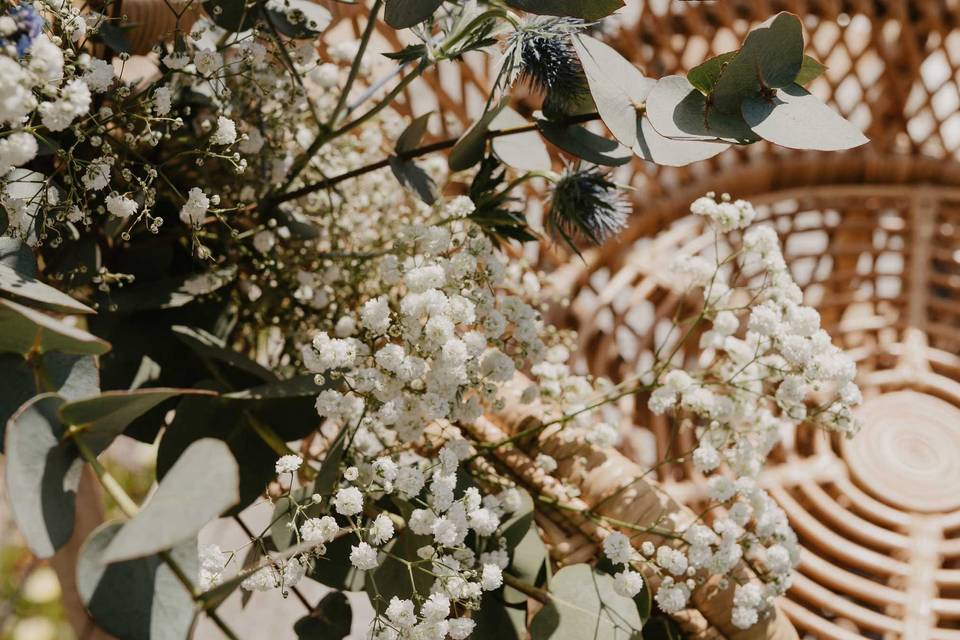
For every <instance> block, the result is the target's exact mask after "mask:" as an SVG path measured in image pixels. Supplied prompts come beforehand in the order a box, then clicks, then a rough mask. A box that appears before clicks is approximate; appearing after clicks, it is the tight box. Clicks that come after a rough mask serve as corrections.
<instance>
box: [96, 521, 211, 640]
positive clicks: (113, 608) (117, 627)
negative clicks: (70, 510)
mask: <svg viewBox="0 0 960 640" xmlns="http://www.w3.org/2000/svg"><path fill="white" fill-rule="evenodd" d="M119 531H120V524H119V523H117V522H108V523H105V524H103V525H101V526H100V527H98V528H97V529H96V530H95V531H94V532H93V533H91V534H90V537H89V538H87V540H86V542H85V543H84V544H83V547H82V548H81V549H80V556H79V558H78V559H77V591H78V592H79V593H80V598H81V599H82V600H83V603H84V605H85V606H86V608H87V610H88V611H89V612H90V615H91V616H92V617H93V619H94V620H95V621H96V622H97V625H98V626H100V627H101V628H102V629H103V630H104V631H106V632H107V633H110V634H112V635H114V636H116V637H118V638H123V639H124V640H183V639H184V638H186V637H187V634H188V633H189V631H190V627H191V625H192V623H193V614H194V611H193V599H192V597H191V595H190V593H189V592H188V591H187V589H186V588H185V587H184V586H183V585H182V584H181V583H180V581H179V580H178V579H177V577H176V576H175V575H174V573H173V571H171V569H170V568H169V567H168V566H166V564H164V562H163V560H161V559H160V557H159V556H156V555H153V556H149V557H146V558H137V559H135V560H128V561H126V562H119V563H115V564H107V562H106V560H105V558H104V554H105V551H106V549H107V548H108V547H109V546H110V544H111V542H112V541H113V540H114V539H115V537H116V536H117V534H118V532H119ZM170 555H171V557H172V558H173V559H174V561H175V562H176V563H177V564H178V566H179V567H180V568H181V569H182V570H183V571H184V573H185V574H186V575H187V576H188V577H192V578H195V577H196V575H197V573H198V566H197V542H196V540H194V539H191V540H188V541H186V542H184V543H182V544H181V545H179V546H177V548H175V549H174V550H173V551H172V552H171V554H170Z"/></svg>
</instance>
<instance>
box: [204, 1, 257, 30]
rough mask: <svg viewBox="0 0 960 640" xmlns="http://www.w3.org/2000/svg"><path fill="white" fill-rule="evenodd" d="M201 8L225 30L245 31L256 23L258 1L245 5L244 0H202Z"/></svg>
mask: <svg viewBox="0 0 960 640" xmlns="http://www.w3.org/2000/svg"><path fill="white" fill-rule="evenodd" d="M203 8H204V9H206V13H207V15H208V16H210V19H211V20H213V22H214V23H215V24H216V25H217V26H218V27H223V28H224V29H226V30H227V31H230V32H234V33H235V32H237V31H247V30H248V29H252V28H253V26H254V25H255V24H256V23H257V18H258V17H259V14H260V2H259V1H257V2H255V3H253V4H252V6H247V3H246V2H245V0H204V2H203Z"/></svg>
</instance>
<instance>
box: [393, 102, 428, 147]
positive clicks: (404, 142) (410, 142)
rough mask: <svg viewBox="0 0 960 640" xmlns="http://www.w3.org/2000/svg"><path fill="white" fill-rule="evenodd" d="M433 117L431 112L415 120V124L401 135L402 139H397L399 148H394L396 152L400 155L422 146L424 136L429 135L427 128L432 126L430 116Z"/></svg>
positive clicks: (409, 126) (408, 126)
mask: <svg viewBox="0 0 960 640" xmlns="http://www.w3.org/2000/svg"><path fill="white" fill-rule="evenodd" d="M432 115H433V112H432V111H430V112H428V113H425V114H423V115H422V116H420V117H418V118H415V119H414V120H413V122H411V123H410V124H408V125H407V128H406V129H404V130H403V133H401V134H400V137H399V138H397V146H396V147H394V151H396V152H397V153H398V154H403V153H406V152H408V151H412V150H413V149H416V148H417V147H418V146H420V142H421V141H422V140H423V136H425V135H426V134H427V127H428V126H429V125H430V116H432Z"/></svg>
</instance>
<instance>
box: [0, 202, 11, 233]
mask: <svg viewBox="0 0 960 640" xmlns="http://www.w3.org/2000/svg"><path fill="white" fill-rule="evenodd" d="M9 228H10V216H9V214H7V209H6V207H3V206H0V234H3V233H6V232H7V229H9Z"/></svg>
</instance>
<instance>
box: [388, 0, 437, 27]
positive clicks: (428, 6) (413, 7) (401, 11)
mask: <svg viewBox="0 0 960 640" xmlns="http://www.w3.org/2000/svg"><path fill="white" fill-rule="evenodd" d="M442 4H443V0H387V5H386V8H385V9H384V12H383V19H384V20H386V21H387V24H388V25H390V26H391V27H393V28H394V29H407V28H409V27H413V26H416V25H418V24H420V23H421V22H423V21H424V20H426V19H427V18H429V17H430V16H432V15H433V14H434V12H435V11H436V10H437V9H439V8H440V5H442Z"/></svg>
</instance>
